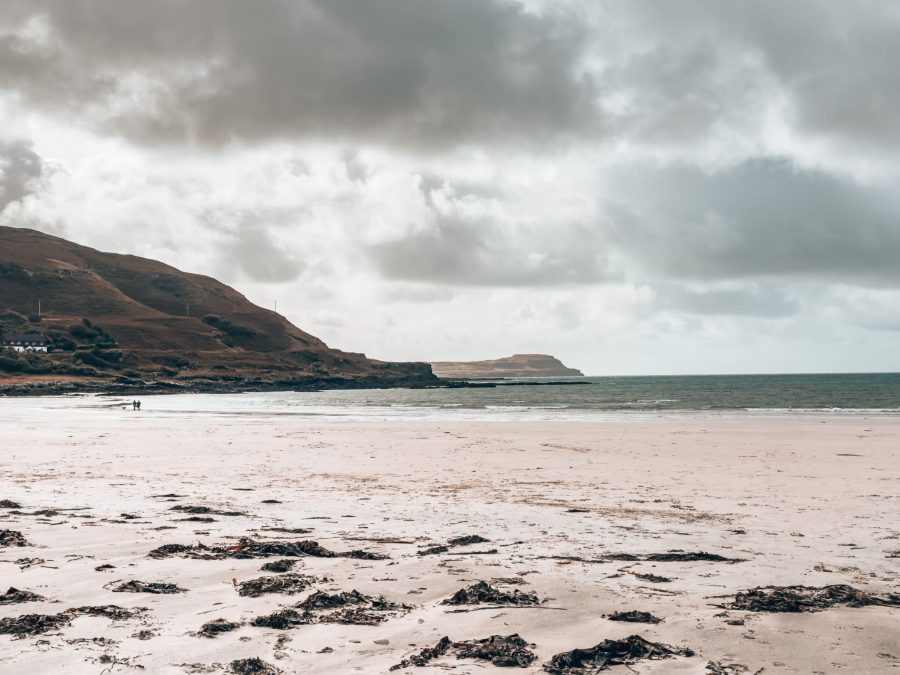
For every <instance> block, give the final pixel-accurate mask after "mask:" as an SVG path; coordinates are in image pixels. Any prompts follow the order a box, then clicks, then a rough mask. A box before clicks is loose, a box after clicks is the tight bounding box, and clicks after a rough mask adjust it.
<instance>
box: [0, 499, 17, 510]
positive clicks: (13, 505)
mask: <svg viewBox="0 0 900 675" xmlns="http://www.w3.org/2000/svg"><path fill="white" fill-rule="evenodd" d="M21 508H22V505H21V504H19V502H14V501H12V500H11V499H0V509H21Z"/></svg>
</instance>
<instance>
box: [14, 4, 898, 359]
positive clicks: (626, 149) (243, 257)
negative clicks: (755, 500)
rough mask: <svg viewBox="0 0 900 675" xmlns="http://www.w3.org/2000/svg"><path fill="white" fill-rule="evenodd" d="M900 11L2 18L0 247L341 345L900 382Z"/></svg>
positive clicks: (675, 8) (583, 7)
mask: <svg viewBox="0 0 900 675" xmlns="http://www.w3.org/2000/svg"><path fill="white" fill-rule="evenodd" d="M898 63H900V3H897V2H895V0H883V1H879V0H854V1H847V2H842V1H836V0H835V1H831V2H828V1H824V0H791V2H784V0H746V1H740V0H734V1H733V2H722V1H721V0H680V1H679V2H677V3H676V2H659V1H657V0H653V1H644V0H583V1H580V2H579V1H578V0H552V1H551V0H522V1H521V2H519V1H516V0H254V1H253V2H248V1H246V0H154V1H153V2H147V1H146V0H56V1H54V0H4V1H3V3H2V4H0V224H3V225H13V226H21V227H33V228H37V229H40V230H43V231H45V232H49V233H52V234H56V235H59V236H63V237H66V238H69V239H73V240H75V241H77V242H79V243H83V244H87V245H90V246H94V247H97V248H101V249H104V250H111V251H116V252H122V253H134V254H138V255H143V256H147V257H152V258H156V259H159V260H163V261H165V262H168V263H170V264H173V265H176V266H178V267H180V268H182V269H185V270H189V271H194V272H200V273H204V274H209V275H212V276H215V277H217V278H218V279H221V280H222V281H224V282H226V283H228V284H230V285H233V286H235V287H236V288H238V289H239V290H241V291H242V292H244V293H245V294H246V295H247V296H248V297H249V298H250V299H251V300H253V301H254V302H257V303H258V304H261V305H264V306H268V307H272V306H274V303H275V302H276V301H277V303H278V311H279V312H280V313H282V314H284V315H285V316H287V317H288V318H289V319H291V320H292V321H294V323H296V324H298V325H299V326H301V327H302V328H304V329H305V330H308V331H309V332H312V333H314V334H316V335H318V336H320V337H322V338H323V339H325V340H326V341H327V342H328V343H329V344H331V345H333V346H337V347H340V348H344V349H348V350H353V351H364V352H366V353H367V354H368V355H370V356H374V357H378V358H385V359H397V360H429V359H430V360H438V359H440V360H448V359H476V358H492V357H497V356H502V355H507V354H511V353H514V352H547V353H553V354H556V355H558V356H560V357H561V358H562V359H563V360H565V361H566V362H567V363H569V364H571V365H574V366H577V367H580V368H582V369H583V370H584V371H585V372H588V373H591V374H632V373H633V374H650V373H710V372H807V371H854V370H895V371H896V370H900V112H898V111H900V68H897V65H896V64H898Z"/></svg>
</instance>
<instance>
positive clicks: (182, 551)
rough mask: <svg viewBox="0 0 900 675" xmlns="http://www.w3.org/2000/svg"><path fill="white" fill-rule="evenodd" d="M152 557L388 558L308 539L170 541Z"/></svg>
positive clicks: (246, 538) (153, 552) (149, 554)
mask: <svg viewBox="0 0 900 675" xmlns="http://www.w3.org/2000/svg"><path fill="white" fill-rule="evenodd" d="M147 555H148V556H149V557H151V558H170V557H178V558H195V559H198V560H223V559H225V558H238V559H247V558H268V557H272V556H282V557H301V556H312V557H316V558H355V559H357V560H387V559H388V556H386V555H382V554H381V553H373V552H371V551H360V550H353V551H344V552H335V551H330V550H328V549H327V548H325V547H323V546H320V545H319V543H318V542H315V541H310V540H305V541H295V542H277V541H256V540H254V539H250V538H249V537H243V538H241V539H240V540H239V541H238V543H236V544H229V545H219V546H206V545H204V544H194V545H193V546H187V545H185V544H166V545H164V546H160V547H158V548H155V549H153V550H152V551H150V553H148V554H147Z"/></svg>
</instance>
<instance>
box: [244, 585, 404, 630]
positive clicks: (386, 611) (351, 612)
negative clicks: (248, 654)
mask: <svg viewBox="0 0 900 675" xmlns="http://www.w3.org/2000/svg"><path fill="white" fill-rule="evenodd" d="M298 609H299V610H301V611H297V610H298ZM410 609H412V607H410V606H409V605H404V604H400V603H395V602H390V601H389V600H386V599H385V598H384V597H383V596H378V597H373V596H369V595H364V594H362V593H360V592H359V591H356V590H353V591H350V592H346V591H345V592H342V593H325V592H322V591H317V592H315V593H313V594H312V595H310V596H309V597H307V598H305V599H304V600H303V601H302V602H299V603H297V604H296V605H294V608H287V609H282V610H278V611H276V612H273V613H272V614H268V615H264V616H258V617H256V618H255V619H254V620H253V621H251V624H252V625H254V626H257V627H260V628H275V629H277V630H287V629H289V628H294V627H295V626H302V625H308V624H314V623H340V624H347V625H355V626H376V625H378V624H380V623H382V622H383V621H386V620H387V619H388V618H390V617H392V616H396V615H398V614H402V613H405V612H407V611H409V610H410Z"/></svg>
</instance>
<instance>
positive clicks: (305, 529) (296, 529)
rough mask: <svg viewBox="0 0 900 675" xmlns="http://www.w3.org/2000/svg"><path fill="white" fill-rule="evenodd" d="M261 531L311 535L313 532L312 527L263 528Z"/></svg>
mask: <svg viewBox="0 0 900 675" xmlns="http://www.w3.org/2000/svg"><path fill="white" fill-rule="evenodd" d="M259 529H260V530H265V531H266V532H282V533H284V534H309V533H310V532H312V528H311V527H261V528H259Z"/></svg>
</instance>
